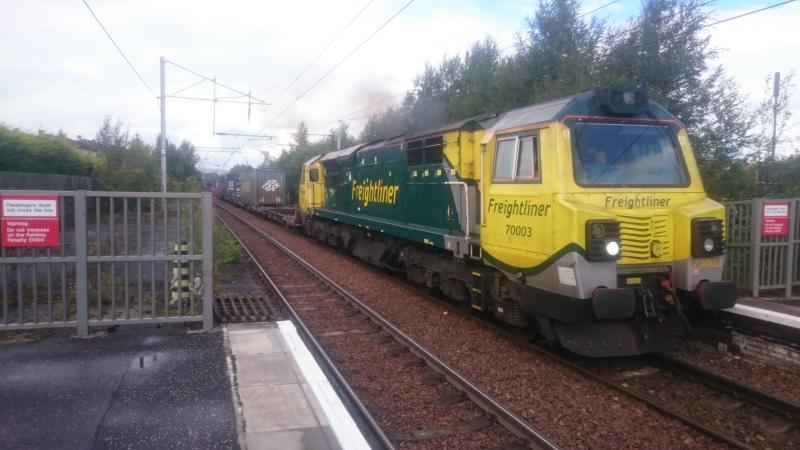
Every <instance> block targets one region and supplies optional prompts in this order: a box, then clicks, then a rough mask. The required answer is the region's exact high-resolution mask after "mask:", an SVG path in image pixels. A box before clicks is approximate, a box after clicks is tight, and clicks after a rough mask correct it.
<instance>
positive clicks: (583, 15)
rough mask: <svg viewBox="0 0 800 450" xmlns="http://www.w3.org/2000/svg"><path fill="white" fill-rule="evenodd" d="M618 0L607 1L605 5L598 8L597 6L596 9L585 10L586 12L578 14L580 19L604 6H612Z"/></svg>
mask: <svg viewBox="0 0 800 450" xmlns="http://www.w3.org/2000/svg"><path fill="white" fill-rule="evenodd" d="M618 1H619V0H614V1H612V2H609V3H606V4H605V5H603V6H598V7H597V8H595V9H593V10H591V11H589V12H585V13H583V14H581V15H580V16H578V19H583V18H584V17H586V16H589V15H592V14H594V13H596V12H597V11H600V10H601V9H603V8H605V7H607V6H611V5H613V4H614V3H617V2H618Z"/></svg>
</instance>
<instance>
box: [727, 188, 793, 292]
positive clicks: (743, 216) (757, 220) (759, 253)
mask: <svg viewBox="0 0 800 450" xmlns="http://www.w3.org/2000/svg"><path fill="white" fill-rule="evenodd" d="M765 204H766V205H784V204H785V205H787V206H788V208H787V210H786V218H785V223H783V222H784V220H783V219H781V223H777V224H776V223H770V220H772V221H773V222H774V221H776V220H777V219H776V218H771V217H765V216H764V212H765V208H764V207H765ZM725 207H726V211H727V229H726V245H727V253H726V261H725V262H726V264H725V277H726V279H729V280H732V281H734V282H736V284H737V286H739V287H740V288H745V289H749V290H750V291H751V292H752V295H753V296H755V297H757V296H758V295H759V292H760V291H762V290H782V291H783V295H784V296H786V297H789V296H791V295H792V288H793V287H794V286H800V199H799V198H792V199H761V198H759V199H753V200H745V201H737V202H729V203H726V205H725ZM765 227H772V230H771V231H769V232H767V230H766V228H765ZM784 230H785V233H784V232H783V231H784Z"/></svg>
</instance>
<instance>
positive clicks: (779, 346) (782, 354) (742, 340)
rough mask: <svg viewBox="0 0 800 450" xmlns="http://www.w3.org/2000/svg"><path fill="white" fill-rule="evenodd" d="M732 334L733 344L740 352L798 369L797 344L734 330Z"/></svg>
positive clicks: (799, 363) (799, 354)
mask: <svg viewBox="0 0 800 450" xmlns="http://www.w3.org/2000/svg"><path fill="white" fill-rule="evenodd" d="M732 334H733V344H734V345H736V347H738V348H739V350H740V351H741V352H742V353H744V354H746V355H750V356H752V357H754V358H756V359H760V360H762V361H766V362H769V363H770V364H776V365H779V366H783V367H786V368H789V369H792V370H800V347H798V346H797V345H793V344H786V343H781V342H776V341H773V340H771V339H769V338H764V337H760V336H749V335H746V334H742V333H738V332H736V331H733V332H732Z"/></svg>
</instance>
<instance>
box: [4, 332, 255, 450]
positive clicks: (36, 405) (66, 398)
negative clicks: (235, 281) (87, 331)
mask: <svg viewBox="0 0 800 450" xmlns="http://www.w3.org/2000/svg"><path fill="white" fill-rule="evenodd" d="M72 332H74V330H69V331H68V330H66V329H64V330H60V331H52V332H50V333H51V335H50V336H49V337H45V338H44V339H42V340H41V341H39V342H33V343H16V344H2V345H0V448H8V449H60V450H61V449H81V450H83V449H105V448H108V449H119V448H131V449H163V448H173V449H204V448H214V449H235V448H239V445H238V439H237V434H236V415H235V410H234V408H233V402H232V398H231V388H230V382H229V377H228V372H227V367H226V360H225V351H224V346H223V334H222V333H221V332H219V331H212V332H207V333H197V334H193V333H192V334H189V333H187V329H186V328H184V327H182V326H180V325H161V327H157V326H155V325H131V326H127V327H117V328H116V329H115V332H113V333H107V334H105V335H104V336H99V337H94V338H90V339H73V338H71V337H70V336H69V334H70V333H72Z"/></svg>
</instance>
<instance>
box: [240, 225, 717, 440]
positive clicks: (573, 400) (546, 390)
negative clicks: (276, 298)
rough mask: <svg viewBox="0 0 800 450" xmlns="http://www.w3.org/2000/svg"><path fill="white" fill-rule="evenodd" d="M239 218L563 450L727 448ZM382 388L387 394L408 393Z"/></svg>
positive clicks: (328, 254)
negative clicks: (435, 356)
mask: <svg viewBox="0 0 800 450" xmlns="http://www.w3.org/2000/svg"><path fill="white" fill-rule="evenodd" d="M237 214H240V215H242V216H244V217H248V219H250V220H252V221H253V222H254V223H257V224H258V225H259V227H260V228H261V229H262V230H264V231H265V232H267V233H268V234H270V235H271V236H273V237H275V238H276V239H278V240H279V241H280V242H282V243H283V244H284V245H286V246H287V247H289V248H291V249H292V250H293V251H294V252H296V253H297V254H299V255H300V256H301V257H303V258H304V259H306V261H308V262H309V263H311V264H312V265H314V266H315V267H317V268H318V269H319V270H321V271H322V272H323V273H325V274H326V275H327V276H328V277H330V278H331V279H333V280H334V281H335V282H337V283H339V284H340V285H341V286H342V287H344V288H345V289H347V290H349V291H350V292H351V293H352V294H353V295H355V296H356V297H358V298H359V299H361V300H362V301H364V302H366V303H368V304H369V305H370V307H372V308H373V309H375V310H376V311H377V312H378V313H380V314H381V315H382V316H383V317H384V318H386V319H387V320H389V321H390V322H392V323H393V324H395V325H396V326H398V327H399V328H401V329H402V330H403V331H404V332H406V333H407V334H409V335H410V336H412V338H413V339H415V340H416V341H417V342H420V343H421V344H422V345H424V346H425V347H426V348H427V349H428V350H430V351H432V352H433V353H435V354H437V356H439V357H440V358H441V359H443V360H444V361H445V362H447V364H449V365H450V366H451V367H453V368H454V369H456V370H458V371H460V372H461V374H462V375H464V376H466V377H467V378H468V379H470V380H471V381H472V382H474V383H475V384H477V385H478V386H479V387H481V388H482V389H484V390H485V391H487V392H488V393H490V394H491V395H493V396H494V397H495V398H496V399H498V400H499V401H501V402H502V403H503V404H504V405H505V406H506V407H508V408H510V409H511V410H513V411H514V412H516V413H517V414H518V415H520V416H521V417H522V418H524V419H526V420H527V421H528V422H529V423H531V424H532V425H533V426H535V427H536V428H538V429H540V430H542V431H543V432H544V433H545V434H546V435H547V436H548V437H549V438H550V439H552V440H554V441H555V442H556V444H557V445H559V446H561V447H563V448H593V449H601V448H608V449H620V448H637V449H639V448H645V447H646V448H703V449H707V448H722V447H721V446H720V444H718V443H717V442H715V441H712V440H711V439H710V438H708V437H706V436H704V435H701V434H700V433H698V432H697V431H695V430H693V429H691V428H689V427H688V426H686V425H684V424H682V423H680V422H678V421H676V420H673V419H670V418H667V417H664V416H662V415H660V414H658V413H657V412H655V411H653V410H651V409H649V408H648V407H647V406H646V405H644V404H642V403H640V402H638V401H635V400H631V399H629V398H626V397H621V396H620V395H621V394H619V393H618V392H617V391H615V390H613V389H611V388H608V387H606V386H604V385H601V384H599V383H597V382H594V381H590V380H587V379H586V378H584V377H582V376H580V375H578V374H577V373H575V372H574V371H572V370H570V369H568V368H566V367H563V366H560V365H558V364H557V363H555V362H553V361H552V360H550V359H549V358H544V357H541V356H539V355H536V354H533V353H532V352H530V350H527V349H525V348H523V347H522V346H521V345H519V344H518V343H516V342H515V341H514V340H513V339H510V338H509V337H508V336H506V335H505V334H503V333H501V332H499V331H498V330H496V329H493V328H492V327H491V326H489V325H488V324H481V323H478V322H476V321H474V320H471V319H470V318H469V317H466V316H465V315H461V314H452V313H450V312H449V310H448V308H446V307H445V305H444V304H442V303H441V302H438V301H435V300H432V299H431V297H430V296H428V295H425V294H422V293H420V292H418V291H415V290H413V289H411V288H410V287H409V286H407V285H405V284H402V283H400V282H397V281H395V280H393V279H391V278H390V277H388V276H386V275H384V274H381V273H378V272H377V271H374V270H369V269H367V268H366V267H365V265H364V264H362V263H360V262H358V261H356V260H354V259H352V258H350V257H348V256H345V255H342V254H341V253H339V252H336V251H334V250H331V249H327V248H325V247H323V246H321V245H320V244H317V243H314V242H313V241H311V240H310V239H308V238H306V237H304V236H300V235H297V234H292V233H289V232H287V231H286V230H284V229H282V228H281V227H279V226H277V225H274V224H271V223H268V222H265V221H261V220H260V219H259V218H258V217H257V216H254V215H252V214H249V213H246V212H244V211H237ZM375 382H376V383H378V385H379V386H380V387H381V388H382V389H384V390H386V391H387V395H389V394H388V393H389V392H398V391H396V390H397V389H403V388H404V387H398V386H395V385H393V384H391V383H390V382H384V381H383V380H376V381H375ZM399 392H400V394H396V395H404V394H402V391H399Z"/></svg>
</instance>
